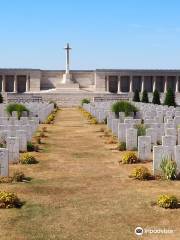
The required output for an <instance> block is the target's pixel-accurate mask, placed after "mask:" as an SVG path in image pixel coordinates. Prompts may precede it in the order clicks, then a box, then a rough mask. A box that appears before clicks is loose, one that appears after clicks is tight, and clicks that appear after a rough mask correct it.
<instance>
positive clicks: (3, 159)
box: [0, 148, 9, 177]
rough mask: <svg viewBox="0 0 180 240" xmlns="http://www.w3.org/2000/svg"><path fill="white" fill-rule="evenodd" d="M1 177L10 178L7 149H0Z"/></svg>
mask: <svg viewBox="0 0 180 240" xmlns="http://www.w3.org/2000/svg"><path fill="white" fill-rule="evenodd" d="M0 176H2V177H8V176H9V161H8V150H7V149H6V148H0Z"/></svg>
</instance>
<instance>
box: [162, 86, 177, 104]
mask: <svg viewBox="0 0 180 240" xmlns="http://www.w3.org/2000/svg"><path fill="white" fill-rule="evenodd" d="M164 105H167V106H174V107H175V106H176V102H175V95H174V92H173V90H172V88H168V90H167V93H166V96H165V99H164Z"/></svg>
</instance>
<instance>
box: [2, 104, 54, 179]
mask: <svg viewBox="0 0 180 240" xmlns="http://www.w3.org/2000/svg"><path fill="white" fill-rule="evenodd" d="M15 108H17V109H18V111H14V110H13V109H15ZM19 109H20V110H19ZM53 110H54V104H49V103H33V102H32V103H26V104H20V105H18V104H14V103H10V104H0V144H1V148H0V153H1V154H0V166H1V168H0V169H1V170H0V176H3V177H8V176H9V164H17V163H19V160H20V152H26V151H27V146H28V142H30V141H31V140H32V137H33V135H34V134H35V132H36V131H37V129H38V126H39V124H40V123H43V122H44V121H46V119H47V118H48V116H51V115H50V114H51V113H52V112H53Z"/></svg>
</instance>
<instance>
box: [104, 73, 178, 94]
mask: <svg viewBox="0 0 180 240" xmlns="http://www.w3.org/2000/svg"><path fill="white" fill-rule="evenodd" d="M126 77H127V79H128V81H127V83H128V87H127V89H128V91H122V87H121V84H122V76H106V91H107V92H111V91H110V84H111V78H114V79H116V80H117V81H116V82H117V93H121V92H129V93H131V92H133V91H134V90H136V89H138V87H137V88H136V86H134V87H133V81H134V77H137V76H126ZM138 77H139V81H140V89H138V90H139V91H140V92H143V91H144V90H147V89H146V88H145V83H146V85H147V84H149V85H150V84H152V87H149V88H151V90H150V91H148V92H154V90H155V89H157V90H158V86H157V82H158V80H157V78H158V77H162V79H161V80H162V83H160V85H162V86H161V88H162V91H161V92H163V93H166V92H167V88H168V83H169V82H170V81H173V82H171V84H172V85H174V86H173V90H174V91H175V93H178V92H179V88H180V85H179V81H180V76H169V75H165V76H138ZM146 77H150V78H151V83H150V82H148V80H147V79H146V80H145V78H146ZM168 78H173V80H172V79H171V80H169V81H168ZM146 81H147V82H146Z"/></svg>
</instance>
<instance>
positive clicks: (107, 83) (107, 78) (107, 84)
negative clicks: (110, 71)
mask: <svg viewBox="0 0 180 240" xmlns="http://www.w3.org/2000/svg"><path fill="white" fill-rule="evenodd" d="M106 81H107V82H106V87H107V89H106V91H107V92H109V77H108V76H107V77H106Z"/></svg>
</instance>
